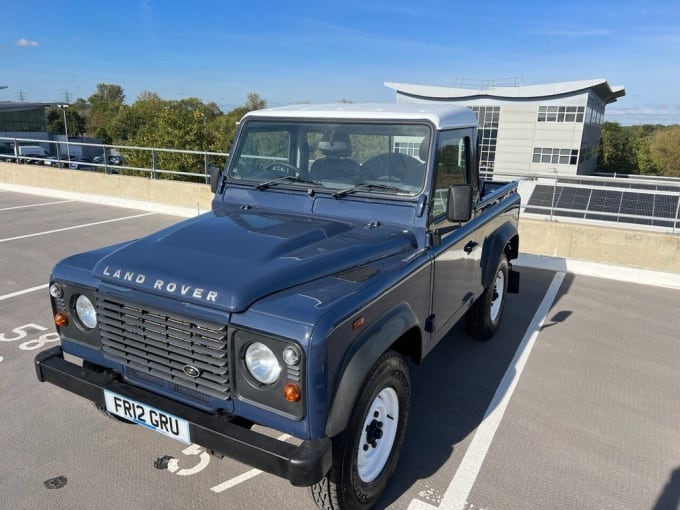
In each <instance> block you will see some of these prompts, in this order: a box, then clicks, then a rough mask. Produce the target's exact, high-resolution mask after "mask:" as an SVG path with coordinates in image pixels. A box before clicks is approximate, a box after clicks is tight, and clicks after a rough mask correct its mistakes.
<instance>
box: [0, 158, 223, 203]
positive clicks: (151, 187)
mask: <svg viewBox="0 0 680 510" xmlns="http://www.w3.org/2000/svg"><path fill="white" fill-rule="evenodd" d="M0 182H4V183H7V184H17V185H23V186H36V187H41V188H49V189H54V190H61V191H65V192H72V193H83V194H89V195H96V196H101V197H102V198H105V197H117V198H123V199H126V200H131V201H140V202H149V203H153V204H161V205H164V206H169V207H171V208H173V207H174V208H186V209H189V210H192V211H196V210H200V211H207V210H209V209H210V202H211V201H212V196H213V194H212V193H211V192H210V186H209V185H208V184H197V183H187V182H177V181H170V180H165V179H158V180H151V179H146V178H143V177H128V176H125V175H105V174H103V173H96V172H88V171H83V170H67V169H58V168H51V167H46V166H40V165H17V164H13V163H0Z"/></svg>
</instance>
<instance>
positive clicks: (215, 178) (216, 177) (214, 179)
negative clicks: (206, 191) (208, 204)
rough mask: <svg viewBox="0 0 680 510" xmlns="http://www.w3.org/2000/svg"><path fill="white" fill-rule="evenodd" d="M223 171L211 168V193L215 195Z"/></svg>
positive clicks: (215, 167) (218, 168) (214, 167)
mask: <svg viewBox="0 0 680 510" xmlns="http://www.w3.org/2000/svg"><path fill="white" fill-rule="evenodd" d="M221 173H222V169H221V168H220V167H217V166H211V167H210V191H212V192H213V193H215V192H216V191H217V183H218V182H219V181H220V175H221Z"/></svg>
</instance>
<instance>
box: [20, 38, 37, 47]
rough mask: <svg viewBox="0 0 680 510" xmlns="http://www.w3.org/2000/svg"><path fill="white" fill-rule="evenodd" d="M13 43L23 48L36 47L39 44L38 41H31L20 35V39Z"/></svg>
mask: <svg viewBox="0 0 680 510" xmlns="http://www.w3.org/2000/svg"><path fill="white" fill-rule="evenodd" d="M14 44H15V45H16V46H21V47H23V48H37V47H38V46H40V45H39V44H38V41H31V40H29V39H26V38H24V37H22V38H21V39H19V40H18V41H17V42H15V43H14Z"/></svg>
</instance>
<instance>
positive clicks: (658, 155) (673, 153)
mask: <svg viewBox="0 0 680 510" xmlns="http://www.w3.org/2000/svg"><path fill="white" fill-rule="evenodd" d="M649 152H650V155H651V157H652V160H653V161H654V164H655V165H656V167H657V168H658V171H659V175H664V176H666V177H680V125H677V124H676V125H674V126H668V127H664V128H661V129H658V130H656V132H655V133H654V135H653V136H652V138H651V141H650V144H649Z"/></svg>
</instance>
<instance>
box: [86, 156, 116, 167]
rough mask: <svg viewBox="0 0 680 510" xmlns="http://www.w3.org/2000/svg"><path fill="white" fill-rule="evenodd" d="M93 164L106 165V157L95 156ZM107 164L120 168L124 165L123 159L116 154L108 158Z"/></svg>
mask: <svg viewBox="0 0 680 510" xmlns="http://www.w3.org/2000/svg"><path fill="white" fill-rule="evenodd" d="M92 162H93V163H97V164H98V165H103V164H104V156H95V157H94V158H92ZM107 163H108V164H109V165H115V166H120V165H122V164H123V157H122V156H118V155H115V154H109V156H108V158H107Z"/></svg>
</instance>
